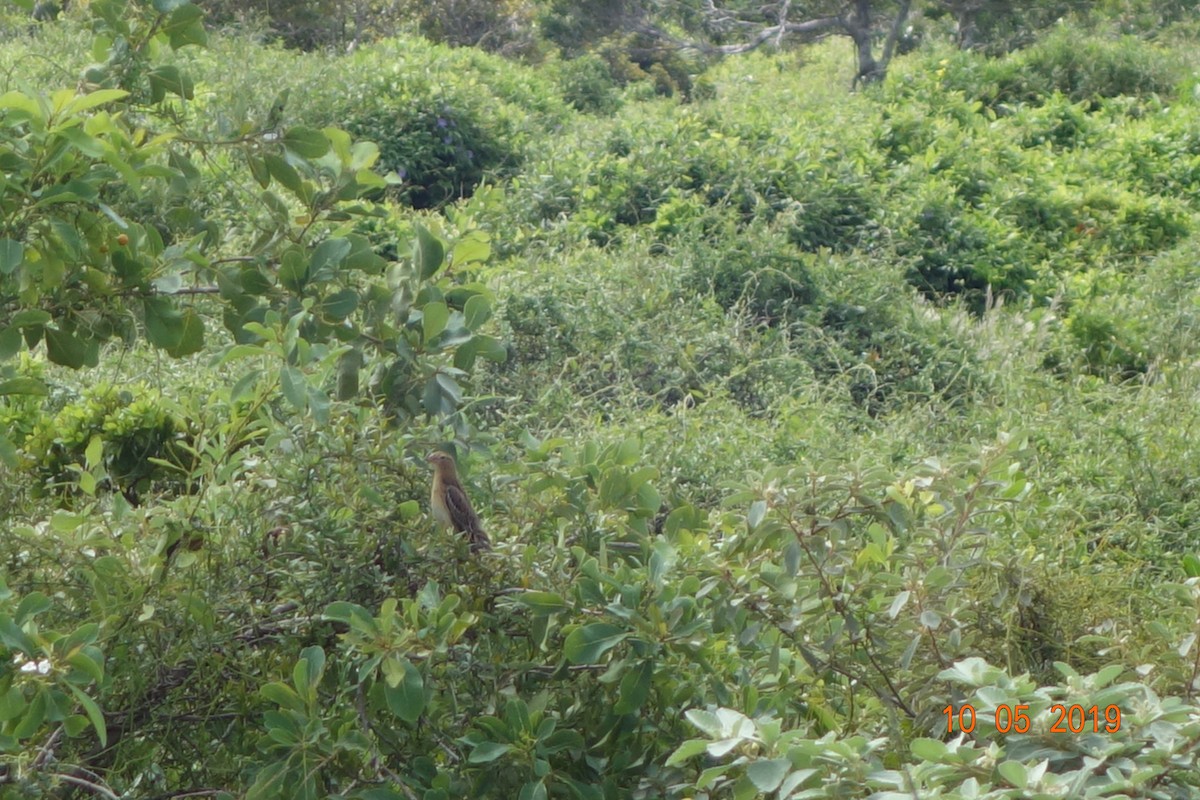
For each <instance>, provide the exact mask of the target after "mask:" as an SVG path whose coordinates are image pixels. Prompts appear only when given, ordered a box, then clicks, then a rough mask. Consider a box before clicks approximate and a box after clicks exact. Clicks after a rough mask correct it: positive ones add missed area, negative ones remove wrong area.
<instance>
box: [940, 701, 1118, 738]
mask: <svg viewBox="0 0 1200 800" xmlns="http://www.w3.org/2000/svg"><path fill="white" fill-rule="evenodd" d="M942 713H943V714H945V715H946V732H947V733H954V732H955V731H956V730H957V731H960V732H962V733H971V732H972V731H974V730H975V723H976V722H977V721H978V715H977V714H976V713H975V707H974V706H973V705H971V704H970V703H967V704H965V705H961V706H959V707H958V709H957V710H956V709H955V708H954V706H952V705H949V706H946V707H945V708H943V709H942ZM992 724H993V725H995V727H996V730H997V731H998V732H1000V733H1029V726H1030V724H1031V722H1030V719H1029V706H1027V705H1024V704H1019V705H1014V706H1010V705H1007V704H1004V705H999V706H996V710H995V712H994V714H993V717H992ZM1119 730H1121V709H1120V707H1119V706H1115V705H1109V706H1105V707H1104V708H1103V709H1102V708H1100V707H1099V706H1088V707H1084V706H1081V705H1078V704H1075V705H1070V706H1067V705H1063V704H1062V703H1055V704H1054V705H1052V706H1050V733H1100V732H1101V731H1103V732H1105V733H1116V732H1117V731H1119Z"/></svg>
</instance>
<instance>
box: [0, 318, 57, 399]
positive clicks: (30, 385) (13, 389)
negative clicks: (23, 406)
mask: <svg viewBox="0 0 1200 800" xmlns="http://www.w3.org/2000/svg"><path fill="white" fill-rule="evenodd" d="M9 330H12V331H16V328H10V329H9ZM5 394H27V395H33V396H36V397H45V396H46V395H48V394H50V390H49V389H48V388H47V387H46V384H44V383H42V382H41V381H40V380H38V379H37V378H9V379H8V380H6V381H0V395H5Z"/></svg>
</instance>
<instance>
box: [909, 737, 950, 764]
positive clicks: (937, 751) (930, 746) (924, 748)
mask: <svg viewBox="0 0 1200 800" xmlns="http://www.w3.org/2000/svg"><path fill="white" fill-rule="evenodd" d="M908 749H909V750H910V751H911V752H912V754H913V757H914V758H918V759H920V760H921V761H934V762H938V761H941V760H942V759H943V758H945V757H946V753H947V752H948V749H947V747H946V745H945V743H944V742H941V741H938V740H937V739H925V738H921V739H913V742H912V744H910V745H909V746H908Z"/></svg>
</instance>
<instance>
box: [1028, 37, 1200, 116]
mask: <svg viewBox="0 0 1200 800" xmlns="http://www.w3.org/2000/svg"><path fill="white" fill-rule="evenodd" d="M1015 58H1017V59H1019V62H1020V64H1021V66H1022V70H1023V75H1024V77H1025V80H1026V81H1028V85H1029V86H1030V87H1031V88H1033V89H1035V90H1037V91H1038V93H1039V94H1041V95H1043V96H1048V95H1050V94H1051V93H1052V92H1061V93H1062V94H1064V95H1066V96H1067V97H1069V98H1070V99H1071V100H1072V101H1074V102H1081V101H1087V100H1096V99H1097V98H1102V97H1118V96H1120V95H1135V96H1145V95H1151V94H1159V95H1170V94H1171V93H1172V92H1173V91H1174V89H1175V86H1176V84H1177V83H1178V81H1179V80H1180V78H1182V77H1183V70H1182V69H1181V64H1180V63H1179V61H1178V59H1177V58H1175V57H1173V56H1171V55H1169V54H1167V53H1166V52H1165V51H1163V50H1162V49H1160V48H1159V47H1157V46H1156V45H1154V44H1152V43H1149V42H1146V41H1144V40H1142V39H1138V38H1135V37H1132V36H1122V37H1120V38H1117V39H1110V38H1103V37H1099V36H1089V37H1086V38H1085V37H1081V36H1080V35H1079V32H1078V31H1075V30H1071V29H1069V28H1062V29H1060V30H1056V31H1054V32H1053V33H1051V34H1050V35H1048V36H1046V37H1044V38H1043V39H1041V40H1039V41H1038V43H1037V44H1036V45H1034V46H1033V47H1030V48H1029V49H1028V50H1025V51H1023V52H1022V53H1021V54H1020V55H1019V56H1016V57H1015Z"/></svg>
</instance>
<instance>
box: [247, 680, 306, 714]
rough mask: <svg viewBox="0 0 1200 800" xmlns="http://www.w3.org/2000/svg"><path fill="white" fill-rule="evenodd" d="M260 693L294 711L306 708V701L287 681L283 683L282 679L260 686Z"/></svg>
mask: <svg viewBox="0 0 1200 800" xmlns="http://www.w3.org/2000/svg"><path fill="white" fill-rule="evenodd" d="M258 693H259V694H260V695H262V696H263V698H264V699H266V700H269V701H270V702H272V703H275V704H276V705H279V706H281V707H282V708H287V709H290V710H292V711H303V710H304V701H303V700H301V699H300V695H299V694H297V693H296V691H295V690H294V689H293V688H292V687H290V686H288V685H287V684H286V683H281V682H280V681H271V682H270V683H266V684H263V685H262V686H261V687H260V688H259V690H258Z"/></svg>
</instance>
